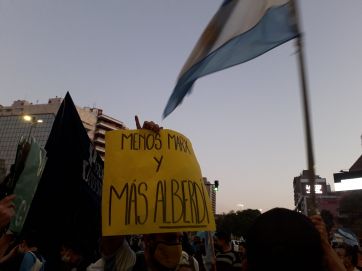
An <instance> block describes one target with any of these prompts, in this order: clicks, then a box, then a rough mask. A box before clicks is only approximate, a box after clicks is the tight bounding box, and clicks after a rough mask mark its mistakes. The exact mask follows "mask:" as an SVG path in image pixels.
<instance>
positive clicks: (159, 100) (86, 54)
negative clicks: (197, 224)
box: [0, 0, 362, 212]
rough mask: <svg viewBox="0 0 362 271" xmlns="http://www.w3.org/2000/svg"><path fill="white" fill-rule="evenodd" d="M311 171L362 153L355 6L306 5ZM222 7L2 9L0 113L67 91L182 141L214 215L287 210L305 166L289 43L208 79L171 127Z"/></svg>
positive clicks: (30, 3)
mask: <svg viewBox="0 0 362 271" xmlns="http://www.w3.org/2000/svg"><path fill="white" fill-rule="evenodd" d="M299 2H300V4H301V20H302V25H301V28H302V29H303V31H304V32H305V43H306V58H307V77H308V85H309V91H310V100H311V111H312V116H311V117H312V125H313V140H314V153H315V161H316V173H317V174H318V175H320V176H321V177H325V178H327V181H328V182H329V183H332V182H333V173H336V172H338V171H339V170H341V169H348V168H349V167H350V166H351V165H352V164H353V163H354V162H355V160H357V158H358V157H359V156H360V155H361V150H362V149H361V138H360V136H361V133H362V106H361V101H362V91H361V86H362V76H361V71H362V50H361V46H362V16H361V14H362V1H361V0H344V1H342V0H317V1H315V0H303V1H300V0H299ZM221 3H222V1H221V0H196V1H195V0H181V1H174V0H152V1H150V0H142V1H141V0H62V1H56V0H23V1H20V0H0V93H1V96H0V104H2V105H11V103H12V101H14V100H17V99H27V100H29V101H31V102H33V103H36V102H37V101H38V102H39V103H46V102H47V100H48V98H50V97H55V96H61V97H64V95H65V93H66V91H70V94H71V95H72V97H73V100H74V102H75V103H76V104H77V105H80V106H96V107H100V108H103V109H104V113H105V114H108V115H110V116H113V117H115V118H117V119H120V120H122V121H123V122H124V123H125V124H126V125H127V126H128V127H129V128H134V127H135V123H134V115H135V114H138V115H139V117H140V119H141V121H143V120H153V121H156V122H158V123H159V124H161V125H162V126H164V127H166V128H169V129H173V130H176V131H178V132H180V133H182V134H184V135H185V136H187V137H188V138H189V139H190V140H191V142H192V144H193V148H194V150H195V152H196V155H197V158H198V161H199V163H200V166H201V170H202V172H203V176H205V177H207V178H208V180H209V181H211V182H213V180H219V181H220V189H219V192H218V194H217V211H218V212H227V211H229V210H231V209H234V210H236V209H238V208H240V207H238V206H237V205H238V204H243V205H244V208H255V209H263V210H267V209H270V208H272V207H277V206H279V207H287V208H292V207H293V204H294V203H293V185H292V181H293V178H294V177H295V176H298V175H299V174H300V173H301V172H302V170H303V169H306V167H307V161H306V152H305V140H304V138H305V137H304V127H303V121H302V108H301V99H300V87H299V86H300V85H299V78H298V69H297V61H296V56H295V49H294V42H293V41H290V42H288V43H286V44H284V45H282V46H280V47H277V48H276V49H274V50H272V51H270V52H268V53H266V54H264V55H262V56H261V57H259V58H256V59H254V60H252V61H249V62H247V63H244V64H241V65H238V66H235V67H233V68H230V69H228V70H224V71H220V72H218V73H215V74H212V75H209V76H206V77H203V78H202V79H200V80H199V81H197V82H196V84H195V86H194V90H193V93H192V94H191V95H189V96H187V97H186V98H185V100H184V102H183V104H182V105H181V106H180V107H178V108H177V109H176V110H175V111H174V112H173V113H172V114H171V115H170V116H169V117H167V118H166V119H165V120H162V116H161V115H162V112H163V109H164V107H165V105H166V102H167V100H168V98H169V96H170V95H171V92H172V89H173V87H174V85H175V82H176V78H177V76H178V74H179V72H180V70H181V68H182V66H183V64H184V62H185V61H186V59H187V57H188V55H189V54H190V52H191V50H192V48H193V47H194V45H195V43H196V41H197V39H198V38H199V36H200V35H201V33H202V31H203V29H204V28H205V26H206V25H207V23H208V22H209V20H210V19H211V17H212V16H213V15H214V13H215V12H216V10H217V9H218V7H219V6H220V4H221Z"/></svg>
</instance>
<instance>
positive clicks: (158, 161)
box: [102, 129, 215, 236]
mask: <svg viewBox="0 0 362 271" xmlns="http://www.w3.org/2000/svg"><path fill="white" fill-rule="evenodd" d="M104 170H105V172H104V180H103V191H102V231H103V235H105V236H109V235H127V234H146V233H162V232H178V231H213V230H215V220H214V216H213V213H212V208H211V204H210V200H209V196H208V193H207V191H206V188H205V186H204V184H203V181H202V175H201V170H200V167H199V164H198V162H197V160H196V157H195V154H194V151H193V149H192V145H191V142H190V141H189V140H188V139H187V138H186V137H184V136H183V135H182V134H180V133H177V132H175V131H172V130H166V129H164V130H161V131H160V133H155V132H152V131H149V130H118V131H112V132H107V133H106V157H105V168H104Z"/></svg>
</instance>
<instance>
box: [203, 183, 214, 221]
mask: <svg viewBox="0 0 362 271" xmlns="http://www.w3.org/2000/svg"><path fill="white" fill-rule="evenodd" d="M202 180H203V181H204V184H205V187H206V190H207V193H208V194H209V197H210V202H211V206H212V212H213V214H214V215H215V214H216V191H215V189H214V188H215V187H214V184H212V183H210V182H209V181H208V180H207V178H206V177H202Z"/></svg>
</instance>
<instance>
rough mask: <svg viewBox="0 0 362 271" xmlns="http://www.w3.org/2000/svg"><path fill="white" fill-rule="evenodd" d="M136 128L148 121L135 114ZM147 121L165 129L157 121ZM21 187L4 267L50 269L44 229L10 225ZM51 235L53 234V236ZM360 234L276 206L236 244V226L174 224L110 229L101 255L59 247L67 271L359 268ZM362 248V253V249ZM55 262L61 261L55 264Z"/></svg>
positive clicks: (7, 202)
mask: <svg viewBox="0 0 362 271" xmlns="http://www.w3.org/2000/svg"><path fill="white" fill-rule="evenodd" d="M136 125H137V128H139V129H140V128H141V126H140V124H139V121H138V119H137V118H136ZM142 128H146V129H150V130H156V131H157V130H159V129H160V127H158V125H157V124H154V123H153V122H149V123H147V122H146V123H145V124H144V125H143V127H142ZM14 197H15V196H14V195H10V196H6V197H4V198H3V199H2V200H1V201H0V229H1V233H0V235H1V236H0V271H3V270H10V271H12V270H14V271H17V270H20V271H30V270H33V271H44V270H45V271H48V270H54V269H52V268H49V267H48V263H47V259H46V257H44V254H43V251H42V249H41V247H40V246H39V244H38V243H37V241H38V238H37V236H38V235H39V234H41V233H39V232H30V233H27V235H24V236H23V235H21V236H14V234H12V233H11V232H9V231H6V230H7V226H8V224H9V222H10V220H11V218H12V217H13V216H14V214H15V212H14V205H13V203H12V202H13V200H14ZM49 242H51V240H49ZM360 254H361V249H360V245H359V241H358V239H357V238H356V236H355V235H354V234H353V233H352V232H350V231H348V230H346V229H338V230H334V229H327V227H326V225H325V223H324V221H323V219H322V217H321V216H319V215H315V216H312V217H307V216H305V215H303V214H301V213H298V212H296V211H291V210H288V209H284V208H274V209H271V210H269V211H267V212H265V213H263V214H261V215H259V216H258V217H257V218H256V220H255V221H254V223H253V225H252V226H251V227H250V229H249V231H248V233H247V235H246V236H245V239H242V241H241V242H239V246H238V248H237V249H235V247H234V246H233V245H232V243H231V233H229V232H226V231H223V229H218V231H216V232H215V233H210V232H209V233H203V234H200V233H198V232H169V233H154V234H143V235H135V236H103V237H100V240H99V253H98V255H99V259H98V260H97V261H95V262H93V263H89V262H87V261H86V260H85V258H84V257H83V256H84V255H83V253H82V248H81V247H77V245H76V244H74V243H71V244H69V243H64V244H62V245H61V246H60V247H59V255H58V258H59V261H58V269H57V270H62V271H156V270H157V271H206V270H207V271H216V270H217V271H236V270H239V271H241V270H243V271H265V270H267V269H270V270H278V271H284V270H285V271H287V270H288V271H289V270H296V271H299V270H300V271H302V270H303V271H306V270H308V271H327V270H328V271H356V270H362V262H361V259H362V258H361V256H360ZM359 256H360V257H359ZM53 266H54V265H53Z"/></svg>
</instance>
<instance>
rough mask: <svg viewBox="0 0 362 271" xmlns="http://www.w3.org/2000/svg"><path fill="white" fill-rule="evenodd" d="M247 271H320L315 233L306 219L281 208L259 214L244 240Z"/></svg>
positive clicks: (320, 259) (318, 241)
mask: <svg viewBox="0 0 362 271" xmlns="http://www.w3.org/2000/svg"><path fill="white" fill-rule="evenodd" d="M246 255H247V266H248V270H249V271H259V270H260V271H265V270H268V269H269V270H278V271H282V270H294V271H295V270H298V271H299V270H309V271H317V270H318V271H319V270H323V250H322V244H321V239H320V235H319V233H318V231H317V230H316V228H315V227H314V225H313V224H312V222H311V221H310V220H309V218H308V217H306V216H305V215H303V214H301V213H297V212H294V211H291V210H288V209H284V208H274V209H272V210H270V211H268V212H265V213H263V214H262V215H260V216H259V217H258V218H257V219H256V220H255V222H254V224H253V225H252V226H251V228H250V230H249V232H248V235H247V238H246Z"/></svg>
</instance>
